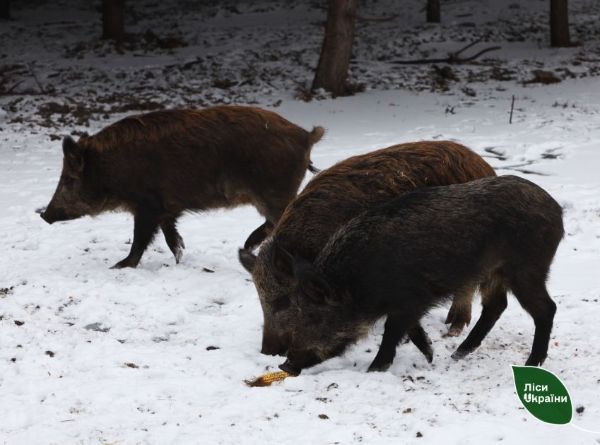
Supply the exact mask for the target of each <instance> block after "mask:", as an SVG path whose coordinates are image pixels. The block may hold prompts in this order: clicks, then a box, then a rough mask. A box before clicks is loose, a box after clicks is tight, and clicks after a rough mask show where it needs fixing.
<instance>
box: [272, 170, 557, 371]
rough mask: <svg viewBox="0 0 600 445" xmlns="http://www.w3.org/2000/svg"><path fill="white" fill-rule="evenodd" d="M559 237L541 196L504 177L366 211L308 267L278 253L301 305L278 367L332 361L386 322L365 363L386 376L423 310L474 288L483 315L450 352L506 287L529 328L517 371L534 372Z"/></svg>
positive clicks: (490, 319) (479, 329) (549, 317)
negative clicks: (527, 316) (526, 317)
mask: <svg viewBox="0 0 600 445" xmlns="http://www.w3.org/2000/svg"><path fill="white" fill-rule="evenodd" d="M563 233H564V232H563V222H562V209H561V207H560V205H559V204H558V203H557V202H556V201H555V200H554V199H552V197H551V196H550V195H549V194H548V193H546V192H545V191H544V190H543V189H541V188H540V187H538V186H537V185H535V184H533V183H531V182H529V181H527V180H525V179H522V178H518V177H516V176H500V177H497V178H484V179H479V180H476V181H472V182H469V183H466V184H456V185H450V186H446V187H432V188H422V189H419V190H416V191H414V192H411V193H408V194H406V195H404V196H403V197H401V198H398V199H396V200H393V201H391V202H389V203H386V204H384V205H381V206H378V207H375V208H373V209H370V210H368V211H366V212H365V213H363V214H362V215H360V216H358V217H356V218H354V219H352V220H351V221H349V222H348V223H347V224H345V225H344V226H343V227H342V228H340V229H339V230H338V231H337V232H336V233H335V234H334V235H333V236H332V237H331V238H330V240H329V241H328V242H327V244H326V245H325V246H324V247H323V249H322V250H321V252H320V253H319V255H318V256H317V258H316V259H315V261H314V262H311V261H307V260H306V259H303V258H302V256H301V254H299V253H297V252H294V251H292V252H287V251H280V252H279V253H278V255H280V256H281V259H282V261H287V262H288V263H289V264H288V265H287V268H288V269H289V270H291V271H292V276H293V281H294V284H295V288H294V293H293V294H292V298H291V303H290V304H291V305H298V310H297V311H295V312H294V313H295V314H296V315H295V320H294V322H293V325H292V326H291V328H292V333H291V342H290V348H289V351H288V359H287V361H286V363H284V364H283V365H282V366H281V368H282V369H284V370H285V371H288V372H291V373H294V374H298V373H299V372H300V371H301V370H302V369H304V368H307V367H310V366H313V365H315V364H317V363H320V362H322V361H323V360H326V359H328V358H331V357H333V356H336V355H339V354H341V353H342V352H343V351H344V349H345V348H346V347H347V346H348V345H349V344H351V343H353V342H355V341H356V340H358V339H359V337H360V336H361V335H363V334H365V333H366V332H367V331H368V330H369V328H370V327H371V326H372V325H373V323H375V321H376V320H377V319H379V318H381V317H383V316H387V320H386V323H385V330H384V333H383V340H382V342H381V346H380V349H379V352H378V353H377V355H376V357H375V360H373V363H372V364H371V366H370V367H369V370H370V371H380V370H385V369H387V368H388V367H389V366H390V364H391V363H392V361H393V359H394V356H395V355H396V346H397V345H398V342H399V340H400V339H401V338H402V337H403V335H405V333H406V332H407V330H409V329H412V328H413V327H414V326H418V325H419V320H420V319H421V317H422V316H423V315H424V314H426V313H427V311H428V310H430V309H431V308H432V307H434V306H436V305H439V304H440V303H442V302H443V301H444V300H445V299H447V298H448V297H449V296H451V295H455V294H457V293H464V292H465V291H466V290H468V291H469V292H472V291H474V290H475V289H476V288H477V287H479V288H480V290H481V294H482V306H483V310H482V312H481V316H480V318H479V320H478V321H477V323H476V324H475V326H474V327H473V329H472V330H471V332H470V333H469V335H468V336H467V338H466V339H465V341H463V342H462V344H461V345H460V346H459V347H458V349H457V350H456V352H455V353H454V354H453V355H452V357H453V358H455V359H459V358H462V357H464V356H465V355H467V354H468V353H470V352H472V351H473V350H475V349H476V348H477V347H478V346H479V345H480V344H481V341H482V340H483V339H484V338H485V336H486V335H487V334H488V332H489V331H490V330H491V329H492V327H493V326H494V324H495V323H496V321H497V320H498V318H499V317H500V315H501V314H502V312H503V311H504V309H505V308H506V305H507V298H506V294H507V291H511V292H512V293H513V294H514V295H515V297H516V298H517V300H518V301H519V303H520V304H521V306H522V307H523V308H524V309H525V310H526V311H527V312H528V313H529V314H530V315H531V316H532V317H533V320H534V322H535V336H534V340H533V347H532V349H531V354H530V355H529V358H528V359H527V362H526V363H525V364H526V365H530V366H538V365H541V364H542V363H543V362H544V359H545V358H546V355H547V351H548V341H549V339H550V331H551V330H552V323H553V318H554V313H555V312H556V305H555V304H554V302H553V301H552V299H551V298H550V296H549V295H548V291H547V290H546V279H547V276H548V271H549V269H550V265H551V263H552V260H553V258H554V254H555V252H556V249H557V247H558V244H559V243H560V240H561V239H562V237H563ZM276 248H277V246H276Z"/></svg>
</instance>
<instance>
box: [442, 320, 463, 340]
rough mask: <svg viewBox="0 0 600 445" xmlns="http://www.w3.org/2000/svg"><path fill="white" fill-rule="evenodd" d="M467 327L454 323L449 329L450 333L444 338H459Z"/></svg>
mask: <svg viewBox="0 0 600 445" xmlns="http://www.w3.org/2000/svg"><path fill="white" fill-rule="evenodd" d="M465 326H466V323H452V325H451V326H450V328H449V329H448V332H447V333H446V335H444V337H458V336H459V335H460V334H461V332H462V331H463V329H464V327H465Z"/></svg>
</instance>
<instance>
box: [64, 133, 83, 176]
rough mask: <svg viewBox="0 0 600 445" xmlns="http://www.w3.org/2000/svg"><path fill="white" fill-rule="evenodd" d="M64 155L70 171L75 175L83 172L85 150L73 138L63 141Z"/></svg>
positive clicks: (66, 138) (68, 137)
mask: <svg viewBox="0 0 600 445" xmlns="http://www.w3.org/2000/svg"><path fill="white" fill-rule="evenodd" d="M63 153H64V155H65V161H66V163H67V165H68V166H69V169H70V170H71V171H72V172H74V173H81V172H82V171H83V150H82V149H81V147H80V146H79V144H77V142H75V141H74V140H73V138H72V137H71V136H67V137H65V138H64V139H63Z"/></svg>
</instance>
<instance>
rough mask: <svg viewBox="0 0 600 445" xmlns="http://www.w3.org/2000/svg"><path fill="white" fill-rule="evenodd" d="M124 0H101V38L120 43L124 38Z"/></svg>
mask: <svg viewBox="0 0 600 445" xmlns="http://www.w3.org/2000/svg"><path fill="white" fill-rule="evenodd" d="M124 9H125V0H102V38H103V39H112V40H116V41H117V42H120V41H122V40H123V37H124V36H125V24H124V21H125V20H124V15H125V14H124Z"/></svg>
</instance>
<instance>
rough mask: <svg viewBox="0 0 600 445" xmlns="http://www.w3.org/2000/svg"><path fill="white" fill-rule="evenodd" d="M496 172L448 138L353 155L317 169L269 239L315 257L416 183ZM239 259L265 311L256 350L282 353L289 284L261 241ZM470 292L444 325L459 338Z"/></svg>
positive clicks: (269, 245) (460, 297) (429, 183)
mask: <svg viewBox="0 0 600 445" xmlns="http://www.w3.org/2000/svg"><path fill="white" fill-rule="evenodd" d="M486 176H495V173H494V170H493V169H492V167H490V165H489V164H488V163H487V162H485V161H484V160H483V159H482V158H481V157H480V156H479V155H477V154H476V153H474V152H472V151H471V150H469V149H468V148H466V147H465V146H463V145H460V144H456V143H454V142H449V141H438V142H413V143H407V144H400V145H394V146H392V147H389V148H384V149H381V150H377V151H374V152H371V153H367V154H364V155H360V156H354V157H351V158H349V159H346V160H344V161H342V162H340V163H338V164H336V165H334V166H333V167H331V168H329V169H327V170H325V171H323V172H321V173H320V174H319V175H317V176H316V177H315V178H314V179H313V180H312V181H311V182H309V183H308V185H307V186H306V188H305V189H304V190H303V191H302V192H301V193H300V194H299V195H298V197H297V198H296V199H295V200H294V201H293V202H292V203H291V204H290V206H289V207H288V208H287V209H286V210H285V212H284V214H283V216H282V217H281V220H280V221H279V223H278V224H277V226H276V228H275V229H274V231H273V233H272V239H273V241H276V242H277V243H278V244H279V245H280V246H281V247H282V248H284V249H287V250H289V251H294V252H296V253H298V254H299V255H301V256H302V257H303V258H305V259H307V260H308V261H313V260H314V259H315V258H316V256H317V254H318V253H319V252H320V250H321V249H322V248H323V246H324V245H325V243H326V242H327V240H328V239H329V238H330V237H331V235H333V233H334V232H335V231H336V230H337V229H338V228H339V227H340V226H342V225H343V224H345V223H346V222H348V221H349V220H350V219H351V218H354V217H355V216H357V215H359V214H360V213H361V212H363V211H365V210H367V209H368V208H370V207H373V206H375V205H380V204H383V203H385V202H388V201H390V200H392V199H395V198H397V197H399V196H401V195H403V194H404V193H407V192H409V191H412V190H414V189H415V188H418V187H428V186H438V185H448V184H455V183H462V182H467V181H471V180H473V179H478V178H483V177H486ZM240 261H241V262H242V264H243V265H244V267H246V269H248V270H249V271H250V272H251V273H252V277H253V281H254V284H255V285H256V289H257V291H258V295H259V298H260V303H261V305H262V310H263V315H264V326H263V340H262V350H261V351H262V353H264V354H284V353H285V351H286V350H287V346H288V339H289V332H288V328H289V326H292V325H293V324H294V318H295V315H294V314H293V313H292V312H290V311H284V310H283V309H286V308H287V307H288V306H289V305H290V299H289V298H290V297H289V296H290V294H291V291H292V285H293V282H292V280H291V279H290V277H289V274H288V273H287V272H288V271H286V270H284V269H282V267H281V264H280V263H279V262H277V261H276V258H274V256H273V243H271V242H269V241H268V240H267V242H265V243H264V244H263V246H262V247H261V250H260V252H259V254H258V257H255V256H254V255H252V253H251V252H248V251H245V250H241V251H240ZM471 301H472V295H471V294H470V293H468V292H466V291H465V292H464V293H463V294H457V295H456V296H455V297H454V302H453V304H452V308H451V309H450V312H449V314H448V319H447V320H446V323H452V325H451V327H450V330H449V333H450V334H451V335H458V333H460V331H461V330H462V329H463V327H464V326H465V325H466V324H468V323H469V321H470V319H471Z"/></svg>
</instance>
